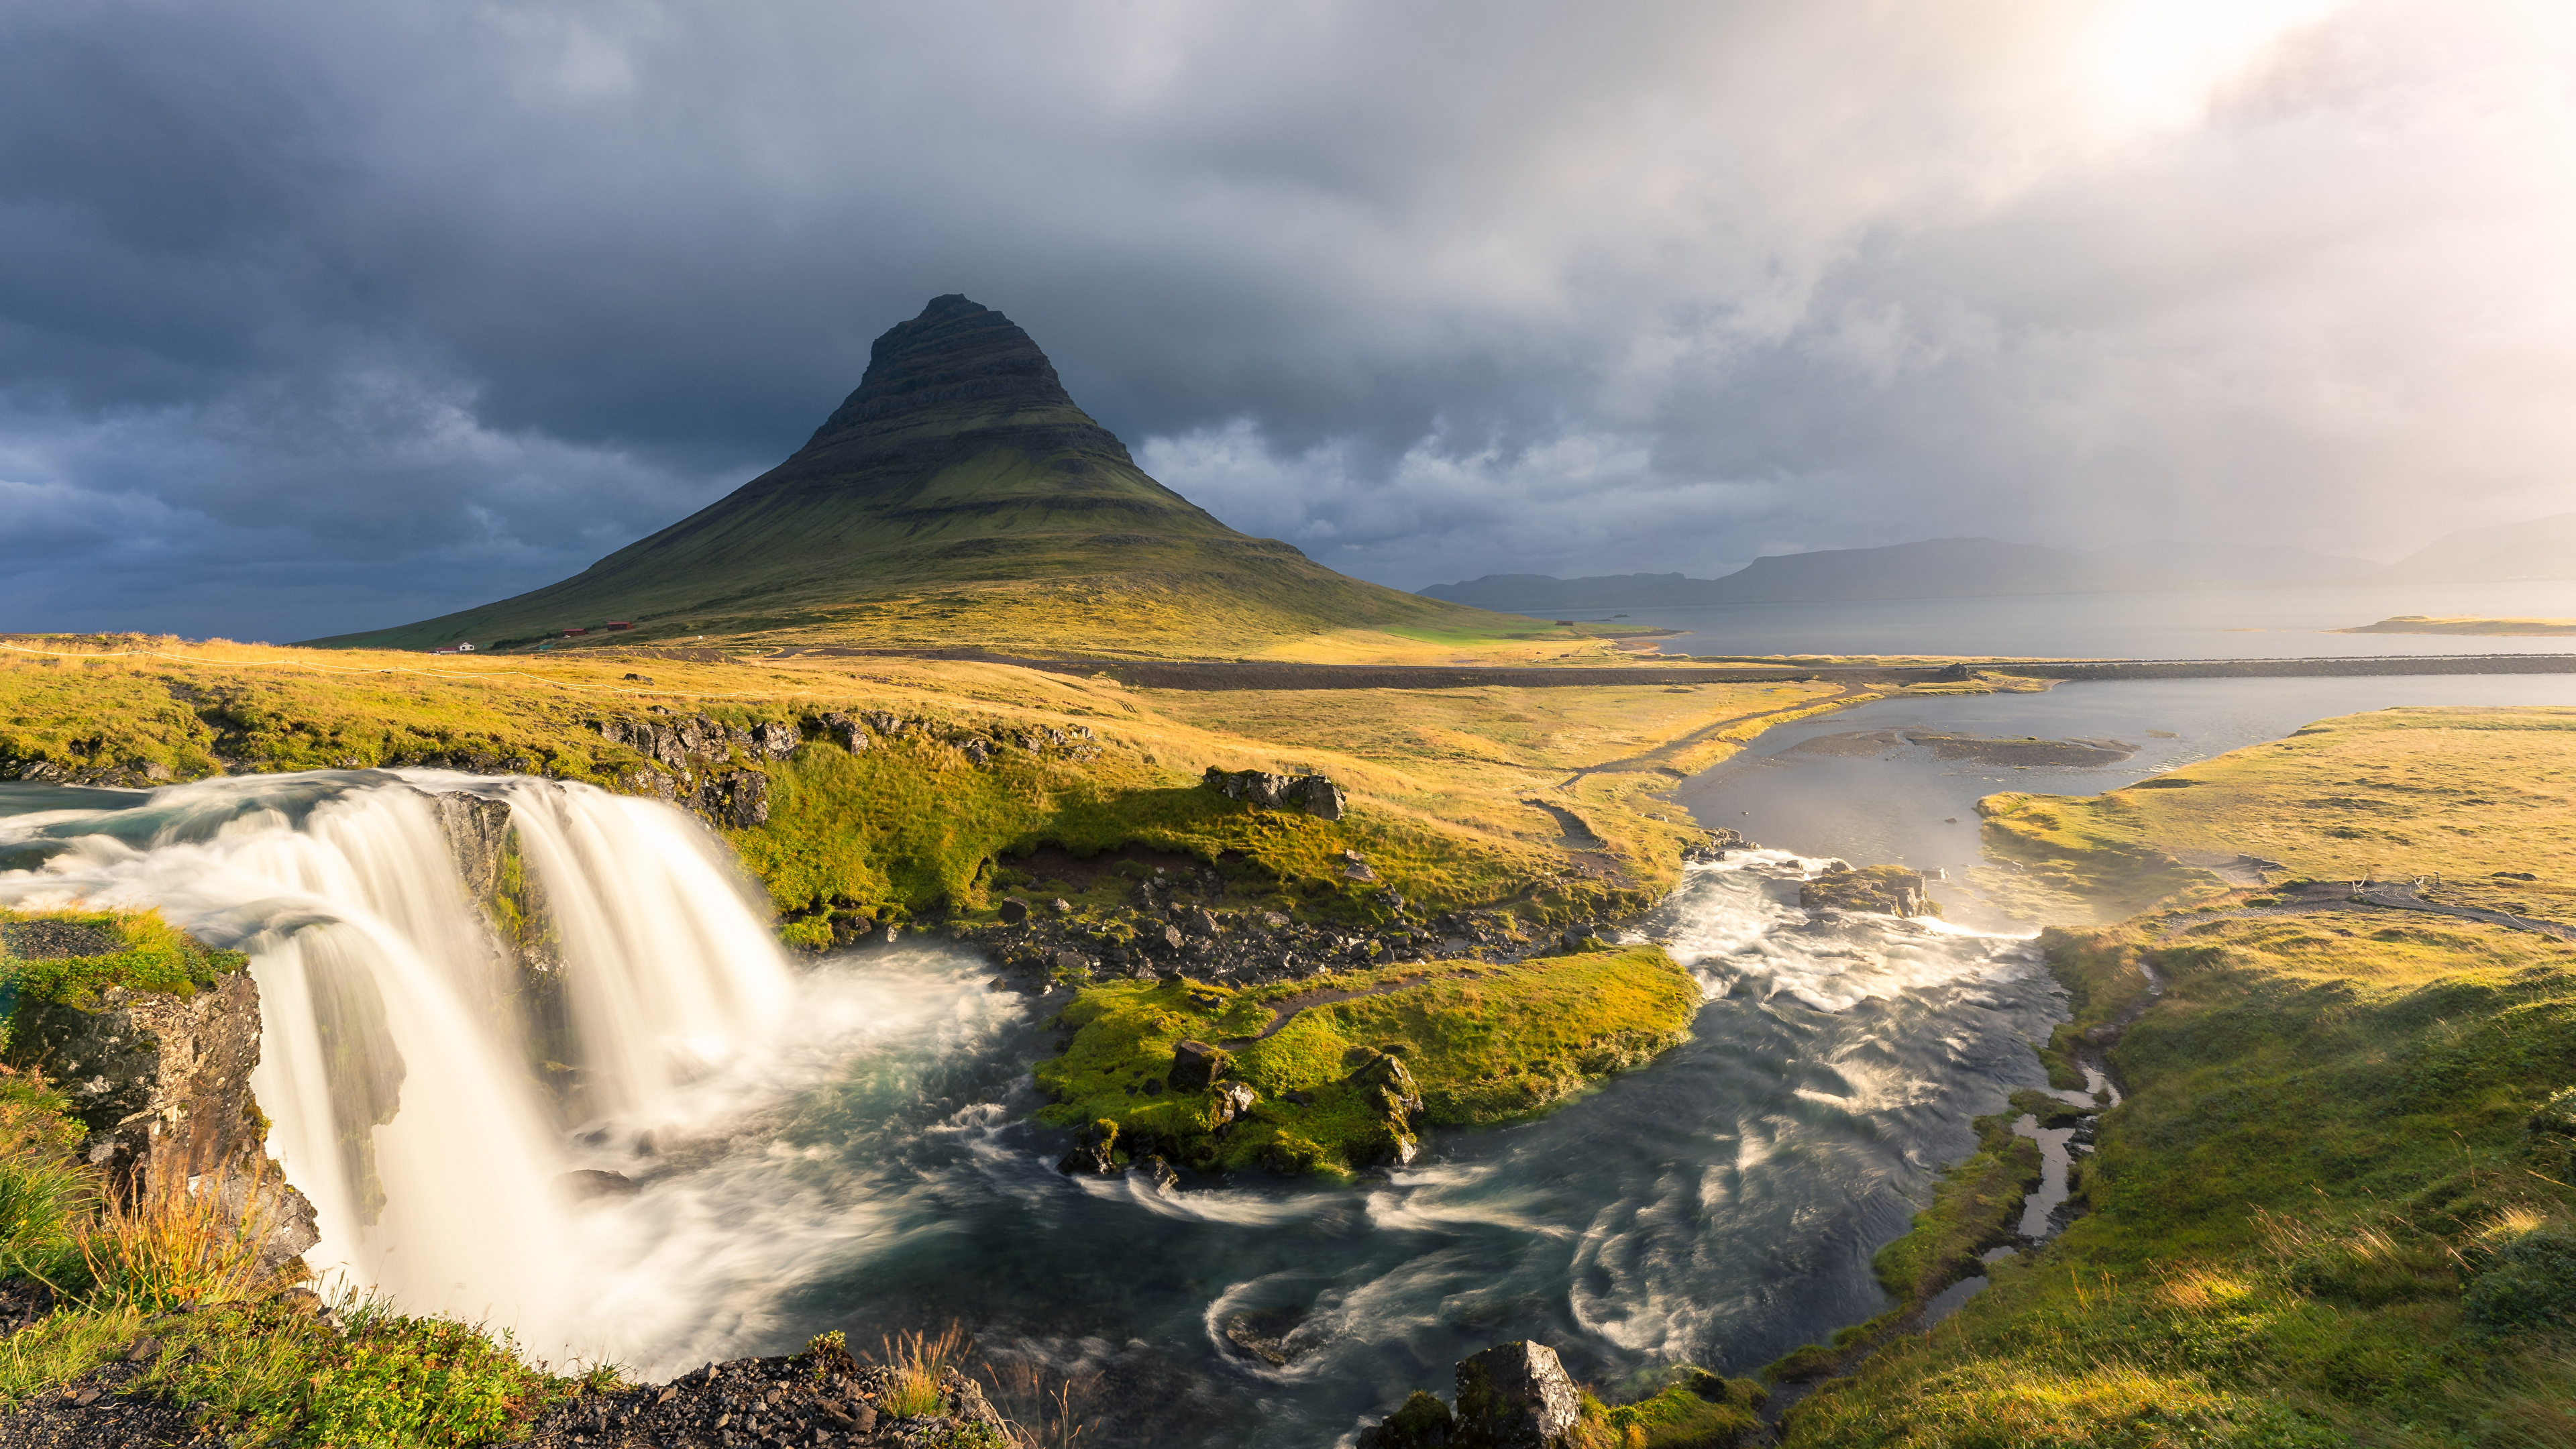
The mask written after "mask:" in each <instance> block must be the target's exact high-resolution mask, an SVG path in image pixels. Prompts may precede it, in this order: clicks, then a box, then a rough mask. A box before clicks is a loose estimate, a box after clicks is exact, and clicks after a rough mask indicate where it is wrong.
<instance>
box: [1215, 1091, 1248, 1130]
mask: <svg viewBox="0 0 2576 1449" xmlns="http://www.w3.org/2000/svg"><path fill="white" fill-rule="evenodd" d="M1254 1097H1255V1093H1254V1092H1253V1090H1252V1084H1251V1083H1249V1082H1219V1083H1217V1085H1216V1090H1215V1091H1213V1092H1210V1093H1209V1094H1208V1116H1209V1118H1210V1119H1211V1121H1212V1123H1213V1125H1215V1126H1218V1127H1222V1126H1224V1125H1226V1124H1227V1123H1229V1122H1232V1121H1234V1120H1235V1119H1236V1118H1238V1117H1241V1116H1242V1115H1243V1114H1244V1113H1246V1112H1249V1111H1251V1110H1252V1103H1253V1100H1254Z"/></svg>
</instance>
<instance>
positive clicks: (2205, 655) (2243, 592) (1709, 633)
mask: <svg viewBox="0 0 2576 1449" xmlns="http://www.w3.org/2000/svg"><path fill="white" fill-rule="evenodd" d="M1547 612H1549V613H1551V614H1553V615H1556V616H1560V617H1564V618H1573V619H1586V620H1603V619H1611V618H1617V619H1622V620H1624V621H1626V622H1627V623H1629V624H1632V625H1636V626H1639V627H1643V628H1657V629H1678V630H1680V631H1682V632H1681V633H1679V634H1677V635H1673V636H1670V637H1667V638H1663V639H1658V640H1656V641H1655V642H1656V645H1657V646H1658V647H1659V648H1660V649H1661V650H1662V652H1664V653H1666V654H1780V653H1797V654H1929V655H1935V656H1939V657H1942V658H1960V657H1965V658H1971V659H1976V658H1996V659H2320V658H2324V659H2332V658H2355V659H2357V658H2365V657H2375V656H2379V655H2406V654H2563V653H2567V652H2569V651H2576V635H2557V636H2547V635H2534V636H2520V637H2517V636H2514V635H2499V636H2493V637H2487V636H2479V635H2464V634H2339V633H2334V632H2330V631H2333V630H2338V629H2350V628H2357V627H2359V626H2361V625H2364V624H2376V623H2378V622H2379V621H2380V620H2382V619H2387V618H2392V617H2394V616H2396V615H2399V614H2426V615H2444V614H2467V615H2474V616H2478V617H2486V618H2560V619H2563V618H2571V617H2576V582H2568V581H2556V582H2552V581H2519V582H2503V583H2488V584H2370V585H2355V586H2349V587H2342V588H2280V589H2176V590H2170V591H2163V592H2157V593H2138V594H2041V595H2033V594H2017V595H1998V596H1993V597H1986V598H1964V599H1845V600H1828V601H1817V602H1808V603H1777V604H1701V605H1684V606H1674V607H1665V608H1657V607H1653V606H1645V605H1641V606H1634V607H1626V608H1610V609H1554V610H1549V611H1547Z"/></svg>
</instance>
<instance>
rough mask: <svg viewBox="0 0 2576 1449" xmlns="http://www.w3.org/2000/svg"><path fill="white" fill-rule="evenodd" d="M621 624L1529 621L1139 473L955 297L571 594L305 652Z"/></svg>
mask: <svg viewBox="0 0 2576 1449" xmlns="http://www.w3.org/2000/svg"><path fill="white" fill-rule="evenodd" d="M609 620H624V621H630V622H632V623H633V624H634V625H635V626H636V629H635V632H634V633H633V634H621V635H620V636H619V637H621V638H624V639H634V640H643V639H651V638H656V637H663V638H667V637H671V636H674V635H683V634H685V635H690V636H695V635H699V634H705V635H709V636H729V635H731V636H739V635H744V634H763V635H768V636H772V637H778V638H787V637H796V638H806V639H812V640H817V641H823V640H830V639H835V638H839V639H848V640H851V641H853V642H856V641H859V640H863V639H868V640H893V639H907V640H908V639H911V638H913V637H914V635H915V634H917V633H918V631H919V630H920V629H921V628H922V627H923V626H925V625H935V626H936V627H935V628H933V629H931V631H930V635H931V636H935V638H936V640H937V642H942V643H983V644H1013V643H1019V644H1038V645H1050V646H1061V645H1062V643H1064V642H1065V640H1066V639H1067V638H1068V637H1069V631H1070V634H1071V635H1072V636H1097V637H1099V639H1100V642H1101V643H1102V645H1104V646H1109V645H1123V646H1126V647H1130V648H1138V649H1157V648H1160V649H1187V648H1190V647H1192V646H1193V645H1197V646H1202V647H1219V646H1221V647H1224V648H1228V649H1241V648H1245V647H1249V646H1251V645H1254V644H1256V643H1258V642H1259V641H1260V640H1262V639H1263V638H1265V637H1273V636H1288V635H1300V636H1302V635H1308V634H1312V633H1314V632H1317V631H1319V630H1331V629H1343V628H1369V629H1385V628H1417V629H1421V628H1427V629H1431V630H1435V631H1441V632H1458V633H1467V634H1488V635H1489V634H1493V633H1497V632H1500V631H1503V630H1507V629H1512V628H1521V629H1526V628H1527V627H1528V625H1527V623H1526V621H1522V620H1508V619H1505V618H1503V617H1501V616H1497V615H1494V614H1489V613H1485V612H1484V611H1482V610H1478V609H1472V608H1467V607H1463V606H1460V605H1456V604H1451V603H1447V602H1443V601H1439V600H1432V599H1425V598H1422V597H1419V596H1416V595H1411V594H1405V593H1401V592H1398V591H1396V590H1393V589H1387V588H1381V587H1379V586H1378V585H1376V584H1370V583H1364V582H1361V581H1360V580H1357V579H1352V578H1348V577H1345V576H1343V575H1341V574H1337V573H1334V572H1333V571H1332V570H1330V569H1327V568H1324V567H1322V566H1321V565H1319V564H1316V563H1314V562H1313V561H1311V560H1309V559H1308V558H1306V556H1305V555H1304V554H1302V553H1300V552H1298V551H1297V550H1296V549H1295V548H1294V547H1292V546H1291V545H1288V544H1285V543H1281V542H1279V541H1277V540H1275V539H1263V538H1253V537H1250V536H1248V535H1245V534H1241V533H1237V532H1235V531H1234V530H1233V529H1230V528H1228V527H1226V526H1225V525H1224V524H1222V523H1220V522H1218V521H1217V520H1216V519H1215V518H1213V517H1211V516H1210V515H1209V514H1208V513H1207V512H1206V511H1205V510H1204V509H1201V508H1199V507H1198V506H1197V505H1195V504H1193V503H1191V502H1190V501H1189V500H1188V499H1186V498H1183V497H1182V496H1181V495H1179V494H1177V493H1175V492H1173V491H1172V490H1171V489H1169V488H1166V487H1164V486H1163V485H1162V484H1160V483H1157V482H1155V481H1154V480H1153V479H1152V478H1150V477H1147V476H1146V475H1145V473H1144V471H1143V470H1141V469H1139V468H1138V467H1137V466H1136V462H1135V460H1134V459H1133V458H1131V457H1129V456H1128V453H1127V449H1126V447H1125V445H1123V444H1121V443H1120V442H1119V441H1118V439H1117V438H1115V437H1114V436H1112V435H1111V434H1110V433H1109V431H1108V430H1107V429H1105V428H1103V427H1101V426H1100V425H1099V424H1098V423H1096V422H1093V421H1092V420H1091V418H1090V417H1089V415H1087V414H1085V413H1084V412H1083V411H1082V409H1081V408H1079V407H1077V406H1075V404H1074V401H1073V399H1072V398H1071V397H1070V396H1068V395H1067V394H1066V392H1065V390H1064V386H1063V384H1062V383H1060V382H1059V381H1058V380H1057V379H1056V374H1055V368H1054V366H1053V365H1052V364H1050V363H1049V362H1048V361H1047V358H1046V354H1045V353H1043V352H1041V351H1039V350H1038V346H1037V344H1036V343H1035V342H1033V341H1031V340H1030V338H1029V335H1028V334H1027V333H1026V332H1023V331H1021V330H1020V329H1019V328H1018V327H1017V326H1015V325H1014V324H1013V323H1012V322H1011V320H1010V319H1009V318H1007V317H1005V316H1003V315H1002V314H1001V313H999V312H996V311H993V310H991V309H990V308H986V307H982V306H978V305H977V304H976V303H974V302H971V301H968V300H967V299H966V298H964V297H962V296H954V295H952V296H946V297H939V298H936V299H934V300H933V301H932V302H931V303H930V305H929V306H927V307H925V308H923V309H922V312H921V315H920V316H918V317H915V318H913V319H912V320H911V321H909V322H904V323H900V324H898V325H897V326H895V327H893V328H892V329H890V330H888V331H887V332H886V333H885V335H883V336H881V337H879V338H878V339H877V340H876V345H875V348H874V349H873V351H872V353H871V356H870V360H869V363H868V370H867V374H866V376H865V378H864V379H863V380H862V381H861V382H860V384H859V389H858V391H856V392H854V393H852V394H850V396H849V399H848V400H847V401H846V402H844V403H842V404H841V406H840V408H839V409H838V410H836V411H835V412H834V413H833V414H832V415H831V416H830V417H829V418H827V419H825V420H824V423H823V425H822V426H821V427H820V428H818V429H816V430H815V432H814V436H813V438H812V440H811V441H809V442H807V443H806V445H805V446H804V447H803V448H802V449H801V450H799V451H798V452H797V453H796V455H795V456H794V457H791V458H789V459H788V460H787V461H786V462H784V463H781V464H779V465H778V466H777V467H775V468H773V469H771V470H770V471H768V472H767V473H764V474H762V475H761V476H759V477H758V478H755V479H753V480H751V481H750V482H749V483H746V484H744V485H743V486H742V487H740V488H738V489H736V490H734V492H732V493H731V494H728V495H727V496H726V497H724V498H723V499H721V500H719V501H717V502H716V503H714V504H711V505H709V506H708V507H706V508H705V509H702V510H700V511H699V512H697V513H695V514H693V515H691V516H690V517H688V518H684V519H682V520H680V521H679V522H678V523H675V524H673V525H671V526H670V527H669V528H666V529H663V530H662V531H661V532H659V533H656V534H654V535H652V536H651V537H649V538H645V539H642V540H640V541H638V542H636V543H633V544H630V545H628V546H627V547H625V548H622V549H619V550H618V551H617V552H615V553H613V554H610V555H609V556H608V557H606V558H604V559H601V560H600V561H599V562H598V563H595V564H593V565H591V566H590V567H589V568H588V569H585V570H583V571H582V572H581V573H579V574H576V575H574V576H573V577H571V578H569V579H565V580H564V581H562V582H561V583H556V584H550V585H548V586H546V587H545V588H542V589H538V590H535V591H533V592H531V593H526V594H521V595H519V596H518V597H516V598H512V599H504V600H502V601H500V602H499V603H494V604H486V605H483V606H481V607H480V608H474V609H467V610H464V611H463V612H460V613H455V614H448V615H445V616H443V617H440V618H436V619H428V620H424V621H422V622H420V623H417V624H407V625H403V626H401V627H398V628H392V629H378V630H370V631H366V632H363V633H355V634H342V635H337V636H334V637H331V638H327V639H317V640H314V641H312V642H313V643H315V644H318V645H325V646H336V647H347V648H358V647H366V648H396V649H401V648H431V647H437V646H440V645H446V644H453V643H457V642H459V641H471V642H473V643H474V644H476V645H477V646H478V647H481V648H485V649H490V648H494V647H515V646H520V645H531V644H534V643H535V642H536V641H538V640H540V639H545V638H551V637H558V636H560V635H561V634H562V632H563V631H564V630H566V629H568V628H577V627H589V628H596V627H597V626H598V625H600V624H602V623H604V622H607V621H609ZM907 630H910V631H914V632H913V633H907V632H906V631H907Z"/></svg>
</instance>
